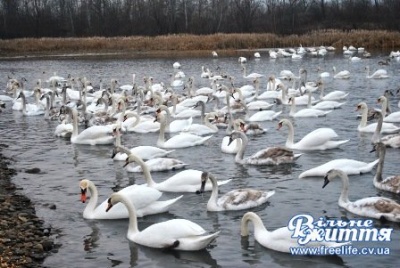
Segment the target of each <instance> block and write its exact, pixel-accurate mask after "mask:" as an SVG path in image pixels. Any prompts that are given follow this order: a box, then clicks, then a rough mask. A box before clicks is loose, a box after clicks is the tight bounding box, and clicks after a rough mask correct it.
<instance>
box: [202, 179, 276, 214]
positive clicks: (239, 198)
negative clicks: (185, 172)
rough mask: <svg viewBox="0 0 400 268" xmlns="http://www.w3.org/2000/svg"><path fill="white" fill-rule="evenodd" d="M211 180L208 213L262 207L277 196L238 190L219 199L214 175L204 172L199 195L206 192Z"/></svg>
mask: <svg viewBox="0 0 400 268" xmlns="http://www.w3.org/2000/svg"><path fill="white" fill-rule="evenodd" d="M208 180H210V181H211V183H212V192H211V195H210V199H209V200H208V202H207V211H226V210H242V209H249V208H254V207H257V206H260V205H262V204H264V203H266V202H267V201H268V199H269V198H270V197H271V196H273V195H274V194H275V191H261V190H255V189H249V188H244V189H237V190H232V191H229V192H228V193H226V194H224V195H223V196H221V197H220V198H218V184H217V179H216V178H215V177H214V175H213V174H210V173H208V172H203V173H202V174H201V181H200V182H201V186H200V190H199V191H196V193H197V194H201V193H203V192H204V187H205V184H206V182H207V181H208Z"/></svg>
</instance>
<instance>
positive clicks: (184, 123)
mask: <svg viewBox="0 0 400 268" xmlns="http://www.w3.org/2000/svg"><path fill="white" fill-rule="evenodd" d="M161 111H165V113H166V115H167V118H166V124H167V125H166V128H165V132H169V133H175V132H181V131H183V130H184V129H186V128H188V127H190V125H192V123H193V118H192V117H189V118H185V119H175V120H173V121H171V112H170V110H169V109H168V107H167V106H165V105H160V106H159V107H158V109H157V111H156V113H160V112H161Z"/></svg>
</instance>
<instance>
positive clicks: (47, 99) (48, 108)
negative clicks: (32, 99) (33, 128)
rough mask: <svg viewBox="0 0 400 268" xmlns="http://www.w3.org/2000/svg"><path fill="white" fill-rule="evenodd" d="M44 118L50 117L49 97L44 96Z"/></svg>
mask: <svg viewBox="0 0 400 268" xmlns="http://www.w3.org/2000/svg"><path fill="white" fill-rule="evenodd" d="M44 118H46V119H49V118H50V97H49V96H46V111H45V113H44Z"/></svg>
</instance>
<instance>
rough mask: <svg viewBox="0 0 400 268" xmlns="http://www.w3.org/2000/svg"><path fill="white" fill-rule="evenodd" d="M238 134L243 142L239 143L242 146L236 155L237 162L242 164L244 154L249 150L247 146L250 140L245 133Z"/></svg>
mask: <svg viewBox="0 0 400 268" xmlns="http://www.w3.org/2000/svg"><path fill="white" fill-rule="evenodd" d="M238 133H240V138H241V139H242V142H241V143H239V144H241V145H240V147H239V150H238V152H237V153H236V156H235V161H236V162H237V163H241V162H243V157H244V152H245V150H246V148H247V144H248V142H249V139H248V138H247V136H246V134H244V133H243V132H238Z"/></svg>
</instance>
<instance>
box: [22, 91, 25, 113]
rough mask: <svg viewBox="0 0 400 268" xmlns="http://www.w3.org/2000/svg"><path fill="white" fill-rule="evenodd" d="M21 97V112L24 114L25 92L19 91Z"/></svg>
mask: <svg viewBox="0 0 400 268" xmlns="http://www.w3.org/2000/svg"><path fill="white" fill-rule="evenodd" d="M21 93H22V94H21V99H22V113H23V114H26V97H25V94H23V92H22V91H21Z"/></svg>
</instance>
